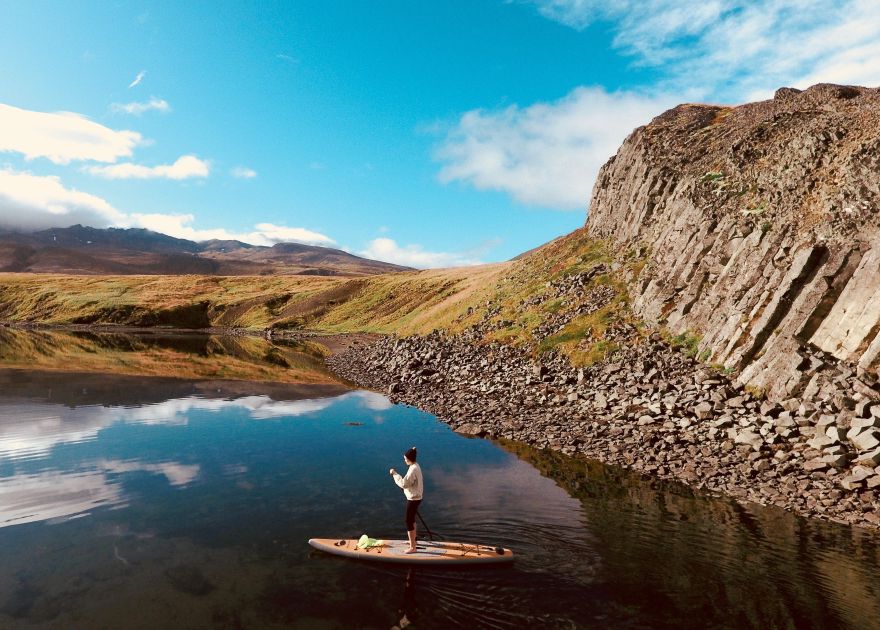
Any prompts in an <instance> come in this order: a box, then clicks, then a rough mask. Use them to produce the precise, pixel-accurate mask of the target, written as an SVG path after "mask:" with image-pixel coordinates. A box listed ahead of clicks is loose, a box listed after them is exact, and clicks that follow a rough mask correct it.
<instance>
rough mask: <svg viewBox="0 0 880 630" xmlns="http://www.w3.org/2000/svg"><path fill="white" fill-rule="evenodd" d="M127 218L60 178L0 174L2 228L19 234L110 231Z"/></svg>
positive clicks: (9, 172) (1, 172)
mask: <svg viewBox="0 0 880 630" xmlns="http://www.w3.org/2000/svg"><path fill="white" fill-rule="evenodd" d="M125 221H126V215H124V214H123V213H121V212H119V211H118V210H117V209H116V208H114V207H113V206H111V205H110V204H109V203H107V202H106V201H105V200H104V199H101V198H100V197H96V196H95V195H90V194H89V193H85V192H81V191H79V190H74V189H71V188H65V187H64V185H63V184H62V183H61V180H60V178H58V177H55V176H41V175H33V174H31V173H27V172H17V171H13V170H9V169H6V170H0V226H2V227H5V228H11V229H15V230H25V231H28V230H44V229H47V228H50V227H59V226H67V225H75V224H77V223H81V224H83V225H91V226H94V227H109V226H112V225H119V224H120V223H124V222H125Z"/></svg>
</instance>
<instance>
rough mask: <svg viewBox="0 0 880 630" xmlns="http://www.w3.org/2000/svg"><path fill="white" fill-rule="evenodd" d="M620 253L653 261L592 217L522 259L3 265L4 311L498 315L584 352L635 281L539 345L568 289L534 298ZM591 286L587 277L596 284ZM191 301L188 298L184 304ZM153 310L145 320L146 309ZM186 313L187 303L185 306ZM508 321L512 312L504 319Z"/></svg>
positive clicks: (125, 318) (403, 325)
mask: <svg viewBox="0 0 880 630" xmlns="http://www.w3.org/2000/svg"><path fill="white" fill-rule="evenodd" d="M614 259H619V260H622V261H623V262H624V266H625V270H626V271H628V272H629V273H632V272H634V271H637V270H638V268H639V266H641V265H644V260H638V259H634V258H633V256H632V255H631V254H622V253H621V254H618V255H615V253H614V252H611V251H609V244H608V243H607V242H606V241H602V240H596V239H591V238H589V237H588V236H587V235H586V232H585V230H584V229H583V228H581V229H579V230H576V231H575V232H573V233H572V234H569V235H567V236H565V237H561V238H559V239H556V240H555V241H552V242H551V243H548V244H547V245H545V246H543V247H541V248H539V249H537V250H534V251H532V252H529V253H528V254H526V255H524V256H523V257H521V258H520V259H517V260H514V261H510V262H505V263H496V264H490V265H481V266H476V267H461V268H455V269H433V270H426V271H412V272H399V273H391V274H382V275H376V276H368V277H363V278H356V279H352V278H335V277H316V276H259V277H243V276H234V277H212V276H65V275H34V274H0V320H6V321H15V322H41V323H47V324H71V323H77V322H89V323H114V324H129V325H133V324H134V325H136V324H137V323H138V322H139V321H147V320H150V318H149V317H148V316H150V315H152V316H153V317H152V320H150V321H156V317H155V315H156V314H157V313H158V314H164V315H163V317H161V318H159V319H158V321H163V322H165V321H172V322H173V318H174V316H175V313H177V311H174V310H173V309H184V308H185V307H187V306H191V307H198V308H204V309H205V312H206V316H207V319H208V321H209V323H210V325H212V326H225V327H235V328H246V329H256V330H262V329H266V328H276V329H279V330H285V329H310V330H316V331H319V332H330V333H341V332H371V333H385V334H389V333H394V334H399V335H411V334H426V333H428V332H431V331H432V330H435V329H444V330H448V331H450V332H453V333H455V332H460V331H462V330H464V329H465V328H467V327H468V326H470V325H473V324H477V323H482V322H488V323H490V324H492V323H493V322H494V323H495V324H496V325H497V327H500V328H501V329H500V330H497V331H495V332H493V333H492V334H491V335H490V336H489V338H487V339H486V341H492V340H497V341H504V342H505V343H513V344H517V345H522V346H528V347H532V348H533V349H535V350H547V349H552V348H555V349H558V350H561V351H563V352H565V353H567V354H570V355H572V356H575V357H579V360H580V359H582V360H584V361H588V360H592V359H591V358H590V357H595V356H596V353H597V350H596V349H595V348H593V349H592V350H590V351H589V352H587V353H586V354H588V355H589V357H587V358H584V356H583V355H584V354H585V351H584V347H583V344H581V341H582V340H583V339H584V338H585V337H589V338H590V339H593V340H594V341H596V340H598V341H601V335H602V333H603V332H604V327H605V325H607V323H603V322H604V320H603V318H606V317H608V318H620V317H624V316H625V311H626V291H625V284H624V283H623V282H622V281H621V280H619V279H617V277H616V276H615V277H611V276H608V275H603V276H601V277H599V278H595V279H594V280H593V284H594V285H595V284H596V283H607V284H610V285H611V286H613V287H614V288H615V291H616V292H617V294H618V295H617V298H616V299H615V301H614V304H613V305H612V306H611V307H609V308H608V309H603V311H602V312H599V313H594V314H593V315H591V316H589V317H588V318H587V319H578V320H575V321H573V322H571V323H570V324H569V325H568V326H567V327H566V328H565V329H564V330H562V331H560V333H559V334H558V335H554V336H553V337H552V338H551V339H549V340H545V342H544V343H543V344H542V346H541V348H540V349H538V348H534V338H533V335H532V331H533V330H534V329H535V328H536V327H538V326H540V325H541V323H542V322H543V321H545V320H546V318H548V317H551V316H553V314H554V313H556V312H558V311H561V310H563V309H565V308H569V306H570V305H569V304H568V303H566V304H563V303H562V301H560V300H555V301H554V300H551V301H548V302H545V303H544V304H542V305H540V304H539V305H531V306H527V307H526V306H524V305H523V301H524V300H527V299H528V298H530V297H532V296H534V295H538V294H541V295H544V294H546V292H547V290H548V289H547V287H548V284H549V283H550V282H551V281H553V280H555V279H558V278H561V277H563V276H566V275H570V274H575V273H579V272H582V271H587V270H589V269H592V268H593V267H594V266H595V265H597V264H600V263H610V262H611V261H612V260H614ZM588 289H589V287H588ZM181 313H183V310H181ZM145 317H146V318H147V319H146V320H145V319H144V318H145ZM181 317H183V315H181ZM501 322H503V324H502V323H501Z"/></svg>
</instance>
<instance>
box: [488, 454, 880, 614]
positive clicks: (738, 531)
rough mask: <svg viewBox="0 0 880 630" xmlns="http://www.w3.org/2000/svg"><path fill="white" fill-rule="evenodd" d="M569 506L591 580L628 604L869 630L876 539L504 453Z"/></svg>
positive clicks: (565, 460) (657, 484) (600, 469)
mask: <svg viewBox="0 0 880 630" xmlns="http://www.w3.org/2000/svg"><path fill="white" fill-rule="evenodd" d="M505 448H508V449H509V450H511V451H512V452H515V453H516V454H517V456H518V457H521V458H522V459H524V460H525V461H527V462H528V463H529V464H531V465H533V466H535V467H536V468H538V469H539V470H541V471H542V473H543V474H545V475H547V476H548V477H549V478H551V479H553V480H554V481H556V482H557V483H559V484H560V486H561V487H563V488H565V490H566V491H567V492H568V493H569V494H570V495H571V496H573V497H576V498H577V499H579V500H580V501H581V502H582V504H583V506H584V511H585V512H586V513H587V514H588V515H592V516H591V517H590V518H589V520H588V523H587V527H588V529H589V531H590V532H591V534H592V535H593V536H594V537H595V541H596V542H595V546H596V547H597V548H599V549H601V550H602V556H603V566H602V572H601V574H600V575H599V576H598V577H599V579H600V580H601V581H603V582H608V583H611V584H614V585H615V588H616V589H617V592H618V594H624V595H625V597H626V598H627V599H630V600H631V602H632V605H638V606H640V607H645V608H650V609H652V610H655V611H656V613H657V616H656V621H657V622H658V624H659V625H670V626H671V625H674V624H675V623H678V621H677V620H680V619H683V618H684V619H687V618H691V619H702V620H712V622H713V624H717V625H719V626H724V627H751V628H767V627H772V628H831V627H848V628H868V627H880V583H878V582H877V580H876V579H875V577H874V576H875V575H876V571H877V569H878V567H880V538H878V535H877V534H876V533H874V532H871V531H868V530H861V529H858V528H853V527H850V526H845V525H837V524H834V523H827V522H821V521H814V520H806V519H801V518H796V517H794V516H792V515H791V514H789V513H786V512H784V511H783V510H780V509H778V508H764V507H761V506H757V505H756V506H749V507H743V506H742V505H739V504H737V503H735V502H733V501H731V500H727V499H723V498H712V499H709V498H708V497H706V496H705V495H701V494H698V493H695V492H694V491H692V490H690V489H689V488H687V487H684V486H681V485H678V484H670V483H664V482H661V481H657V480H651V479H648V478H644V477H642V476H640V475H638V474H635V473H631V472H628V471H625V470H621V469H617V468H613V467H606V466H602V465H601V464H599V463H598V462H589V461H585V460H579V459H572V458H569V457H566V456H563V455H560V454H557V453H552V452H549V451H539V450H537V449H532V448H529V447H526V446H524V445H521V444H516V443H505Z"/></svg>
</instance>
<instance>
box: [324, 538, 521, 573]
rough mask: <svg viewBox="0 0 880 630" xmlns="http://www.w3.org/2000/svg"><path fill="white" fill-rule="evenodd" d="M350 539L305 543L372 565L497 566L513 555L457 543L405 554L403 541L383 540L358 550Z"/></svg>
mask: <svg viewBox="0 0 880 630" xmlns="http://www.w3.org/2000/svg"><path fill="white" fill-rule="evenodd" d="M357 542H358V541H357V540H354V539H343V540H340V539H336V538H310V539H309V544H310V545H311V546H312V547H314V548H315V549H320V550H321V551H326V552H327V553H332V554H335V555H337V556H346V557H348V558H356V559H358V560H373V561H375V562H400V563H407V564H431V565H434V566H440V565H443V566H446V565H452V564H497V563H501V562H513V552H512V551H511V550H510V549H504V548H501V547H489V546H487V545H470V544H468V543H458V542H427V541H425V542H422V541H420V542H419V543H418V544H417V545H416V549H418V551H416V552H415V553H405V552H406V550H407V549H409V542H408V541H406V540H383V541H382V545H380V546H378V547H367V548H366V549H361V548H359V547H358V546H357Z"/></svg>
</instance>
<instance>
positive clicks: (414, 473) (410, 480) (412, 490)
mask: <svg viewBox="0 0 880 630" xmlns="http://www.w3.org/2000/svg"><path fill="white" fill-rule="evenodd" d="M394 483H396V484H397V485H398V486H400V487H401V488H403V494H404V496H406V498H407V500H409V501H419V500H420V499H421V498H422V493H423V492H424V487H423V486H422V469H421V468H419V465H418V464H411V465H410V467H409V470H407V471H406V476H404V477H401V476H400V474H399V473H396V472H395V473H394Z"/></svg>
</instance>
